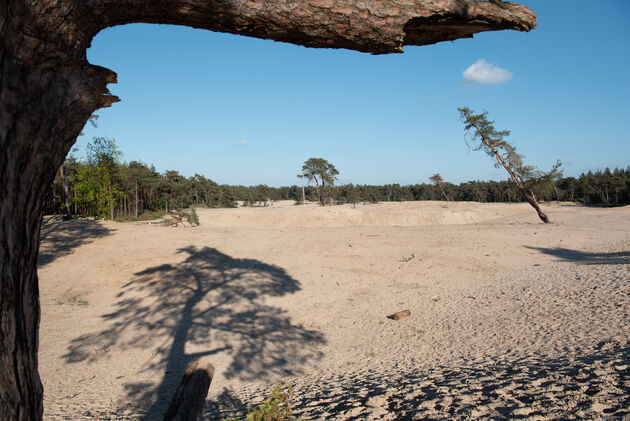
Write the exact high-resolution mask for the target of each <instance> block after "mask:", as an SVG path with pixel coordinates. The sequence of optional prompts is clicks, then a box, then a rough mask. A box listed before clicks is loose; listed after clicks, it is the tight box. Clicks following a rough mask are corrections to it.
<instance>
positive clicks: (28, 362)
mask: <svg viewBox="0 0 630 421" xmlns="http://www.w3.org/2000/svg"><path fill="white" fill-rule="evenodd" d="M134 22H146V23H167V24H177V25H188V26H192V27H195V28H204V29H210V30H214V31H221V32H230V33H234V34H242V35H249V36H254V37H258V38H271V39H275V40H277V41H287V42H292V43H296V44H301V45H305V46H310V47H329V48H349V49H355V50H359V51H364V52H372V53H392V52H401V51H402V47H403V45H425V44H432V43H435V42H439V41H446V40H454V39H457V38H462V37H470V36H472V34H474V33H478V32H482V31H492V30H501V29H517V30H530V29H532V28H533V27H534V26H535V25H536V16H535V15H534V14H533V12H531V11H530V10H529V9H527V8H526V7H524V6H521V5H517V4H513V3H504V4H503V5H501V6H496V5H494V4H491V3H489V2H472V1H466V0H443V1H435V0H415V1H414V2H408V1H406V0H390V1H387V2H385V1H376V0H373V1H367V2H359V3H357V2H354V1H350V0H338V1H332V0H317V1H296V0H271V1H266V2H252V1H246V0H217V1H209V0H37V1H35V0H8V1H7V0H4V1H0V151H2V152H1V153H0V180H2V185H1V186H0V198H2V199H1V200H0V232H1V233H2V235H0V276H1V277H2V278H1V279H0V285H1V288H2V289H1V290H0V338H1V340H0V421H5V420H40V419H41V418H42V385H41V382H40V379H39V375H38V372H37V346H38V336H37V329H38V324H39V311H40V310H39V298H38V285H37V272H36V268H37V266H36V265H37V253H38V248H39V225H40V220H41V213H42V207H43V201H44V198H45V194H46V190H47V188H48V186H50V184H51V183H52V181H53V179H54V175H55V173H56V171H57V170H58V169H59V166H60V165H61V164H62V163H63V161H64V159H65V156H66V155H67V153H68V151H69V150H70V147H71V146H72V144H73V143H74V142H75V140H76V138H77V136H78V134H79V133H80V132H81V129H82V128H83V126H84V125H85V123H86V122H87V121H88V118H89V117H90V115H92V113H93V112H94V111H95V110H97V109H99V108H103V107H108V106H109V105H111V104H112V103H113V102H115V101H117V100H118V99H117V98H116V97H114V96H112V95H110V94H109V92H108V90H107V88H106V85H107V84H108V83H114V82H116V74H115V73H113V72H111V71H110V70H107V69H104V68H102V67H98V66H93V65H90V64H89V63H88V62H87V59H86V49H87V48H88V47H89V45H90V43H91V40H92V38H93V37H94V36H95V35H96V34H97V33H98V32H99V31H100V30H102V29H104V28H106V27H109V26H114V25H122V24H126V23H134ZM110 206H111V204H110ZM110 212H111V209H110ZM110 216H112V215H110Z"/></svg>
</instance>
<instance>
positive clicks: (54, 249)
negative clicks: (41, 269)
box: [37, 221, 114, 266]
mask: <svg viewBox="0 0 630 421" xmlns="http://www.w3.org/2000/svg"><path fill="white" fill-rule="evenodd" d="M113 232H114V230H112V229H110V228H106V227H104V226H103V224H102V223H101V222H100V221H63V222H49V223H47V224H46V225H44V226H42V228H41V231H40V240H41V243H40V247H39V258H38V261H37V264H38V265H39V266H45V265H47V264H49V263H51V262H53V261H54V260H55V259H58V258H59V257H63V256H66V255H68V254H71V253H72V251H73V250H74V249H75V248H77V247H79V246H80V245H82V244H86V243H91V242H92V241H94V240H95V239H97V238H99V237H105V236H106V235H111V234H112V233H113Z"/></svg>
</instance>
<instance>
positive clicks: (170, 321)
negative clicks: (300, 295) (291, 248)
mask: <svg viewBox="0 0 630 421" xmlns="http://www.w3.org/2000/svg"><path fill="white" fill-rule="evenodd" d="M178 252H179V253H182V254H184V255H185V256H186V258H185V259H184V260H183V261H182V262H181V263H178V264H175V265H171V264H164V265H161V266H156V267H151V268H148V269H145V270H143V271H141V272H138V273H136V274H135V278H134V279H133V280H132V281H131V282H129V283H127V284H126V285H125V286H123V288H122V291H121V292H120V293H119V294H118V298H119V301H118V302H117V303H115V304H114V306H115V308H116V311H114V312H112V313H109V314H105V315H103V316H102V317H103V319H104V321H105V322H106V324H107V326H108V327H107V328H105V329H104V330H102V331H100V332H95V333H91V334H86V335H82V336H80V337H78V338H76V339H74V340H73V341H72V342H71V344H70V346H69V349H68V352H67V354H66V355H65V356H64V357H65V358H66V360H67V361H68V362H78V361H92V360H94V359H97V358H99V355H95V354H94V353H93V352H91V351H92V350H93V349H94V348H95V347H100V348H102V349H109V348H111V347H114V346H116V347H117V348H119V349H121V350H122V351H124V350H125V349H131V348H148V347H151V348H155V351H154V353H155V355H154V356H153V357H152V359H151V360H150V361H149V362H147V363H146V364H145V366H144V367H143V369H146V370H152V371H160V372H163V373H164V375H163V378H162V380H161V382H160V384H159V385H157V387H156V386H155V384H151V383H133V384H127V385H126V387H127V390H128V400H129V401H130V402H135V403H137V405H135V406H136V408H135V410H136V411H137V412H136V413H144V414H145V418H144V419H145V420H154V419H161V415H162V414H163V412H164V411H165V410H166V407H167V406H168V402H169V401H170V399H171V397H172V396H173V393H174V391H175V389H176V387H177V384H178V382H179V380H180V379H181V376H182V374H183V372H184V370H185V368H186V366H187V365H188V364H189V363H190V362H191V361H193V360H196V359H198V358H201V357H206V356H211V355H213V354H217V353H220V352H221V353H227V354H228V355H229V361H230V363H229V364H228V365H227V366H226V367H217V369H219V370H223V374H224V376H225V377H226V378H239V379H241V380H245V381H248V380H254V379H256V380H261V379H267V378H270V377H273V376H286V375H299V374H302V373H303V367H304V365H305V364H306V363H308V362H311V361H314V360H317V359H318V358H319V357H320V356H321V353H320V352H319V351H317V350H316V349H315V347H316V346H317V345H319V344H322V343H324V337H323V335H322V334H321V333H319V332H316V331H312V330H307V329H304V328H302V327H301V326H296V325H294V324H292V323H291V321H290V320H289V318H288V316H287V315H286V314H285V311H284V310H282V309H280V308H278V307H273V306H270V305H266V304H265V303H264V300H265V297H277V296H283V295H286V294H292V293H295V292H297V291H299V290H300V287H299V283H298V281H297V280H295V279H293V278H292V277H290V276H289V275H288V274H287V273H286V272H285V271H284V270H283V269H281V268H279V267H276V266H271V265H267V264H265V263H262V262H260V261H258V260H253V259H235V258H232V257H230V256H228V255H226V254H223V253H221V252H219V251H217V250H216V249H213V248H209V247H204V248H201V249H198V248H196V247H194V246H190V247H186V248H182V249H179V250H178ZM153 341H161V342H160V343H159V344H157V345H153V344H152V342H153ZM213 386H214V387H213V388H217V387H221V385H213ZM144 402H148V403H149V404H150V407H148V405H149V404H143V403H144Z"/></svg>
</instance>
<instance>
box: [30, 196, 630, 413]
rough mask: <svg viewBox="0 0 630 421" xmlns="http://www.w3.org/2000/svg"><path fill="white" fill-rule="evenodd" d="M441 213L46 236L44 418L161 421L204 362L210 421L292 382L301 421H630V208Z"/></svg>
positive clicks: (453, 207)
mask: <svg viewBox="0 0 630 421" xmlns="http://www.w3.org/2000/svg"><path fill="white" fill-rule="evenodd" d="M444 206H445V203H444V202H416V203H394V204H391V203H388V204H379V205H367V206H357V208H356V209H353V208H352V207H351V206H339V207H328V208H318V207H316V206H311V207H306V208H303V207H300V206H290V205H287V204H282V203H281V204H276V205H274V206H271V207H268V208H253V209H252V208H247V209H243V208H239V209H230V210H205V209H200V210H199V211H198V212H199V215H200V219H201V223H202V224H201V226H200V227H197V228H163V227H160V226H149V225H140V224H120V223H113V222H94V221H83V222H82V221H75V222H66V223H58V224H56V225H50V226H47V227H45V229H44V235H43V237H44V238H43V240H42V248H41V259H40V261H41V265H40V271H39V275H40V284H41V297H42V298H41V301H42V322H41V329H40V332H41V333H40V370H41V373H42V379H43V382H44V386H45V407H46V409H45V416H46V419H48V420H56V419H93V418H95V417H97V416H98V417H100V419H147V420H153V419H160V416H161V414H162V413H163V411H164V410H165V405H167V403H168V401H169V400H170V398H171V396H172V394H173V391H174V389H175V387H176V385H177V383H178V382H179V379H180V378H181V374H182V372H183V371H184V368H185V366H186V365H187V363H188V362H189V361H191V360H194V359H196V358H199V357H204V358H207V359H209V360H210V361H211V362H212V363H213V364H214V365H215V367H216V374H215V378H214V380H213V383H212V386H211V388H210V394H209V399H208V404H207V405H206V413H205V415H204V417H205V419H214V418H216V417H217V416H218V414H219V411H221V414H222V416H225V415H226V414H229V413H230V412H231V411H237V412H235V413H236V414H238V411H239V410H242V408H243V406H244V405H248V406H251V405H253V404H255V403H257V402H260V401H261V399H262V395H263V394H264V393H266V391H267V390H268V389H269V388H270V387H271V386H273V385H282V384H284V383H286V382H290V383H292V384H293V385H294V386H295V389H296V397H295V401H296V406H297V409H296V410H297V412H298V413H299V414H301V415H303V416H305V417H306V418H309V419H356V420H364V419H421V418H427V417H428V418H431V419H487V418H498V419H513V418H519V417H527V418H530V419H556V418H576V417H577V418H588V419H598V418H602V419H604V418H607V417H614V418H622V417H624V416H628V414H629V411H628V409H627V408H629V407H630V352H629V349H630V348H629V347H628V341H629V339H630V270H629V268H630V207H625V208H616V209H593V208H584V207H577V206H570V205H563V206H560V207H557V205H555V204H554V205H551V206H544V209H545V210H546V211H548V213H549V214H550V217H551V218H552V220H553V221H554V222H553V223H552V224H548V225H544V224H542V223H540V222H539V221H538V220H537V217H536V215H535V213H534V212H533V210H531V208H529V206H528V205H504V204H477V203H451V204H449V205H448V207H444ZM84 301H86V302H87V303H85V302H84ZM404 309H409V310H411V317H408V318H406V319H403V320H401V321H393V320H390V319H388V318H387V316H388V315H389V314H391V313H393V312H396V311H399V310H404Z"/></svg>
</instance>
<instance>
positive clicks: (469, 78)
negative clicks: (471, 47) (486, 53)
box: [463, 59, 512, 85]
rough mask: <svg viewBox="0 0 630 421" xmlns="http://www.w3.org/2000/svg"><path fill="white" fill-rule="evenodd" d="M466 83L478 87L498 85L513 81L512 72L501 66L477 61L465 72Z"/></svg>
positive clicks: (481, 60)
mask: <svg viewBox="0 0 630 421" xmlns="http://www.w3.org/2000/svg"><path fill="white" fill-rule="evenodd" d="M463 75H464V83H469V84H477V85H496V84H498V83H505V82H507V81H509V80H510V79H512V72H510V71H509V70H506V69H502V68H500V67H499V66H497V65H495V64H492V63H488V62H487V61H485V60H484V59H479V60H477V61H476V62H475V63H474V64H473V65H471V66H470V67H469V68H467V69H466V70H464V73H463Z"/></svg>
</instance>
